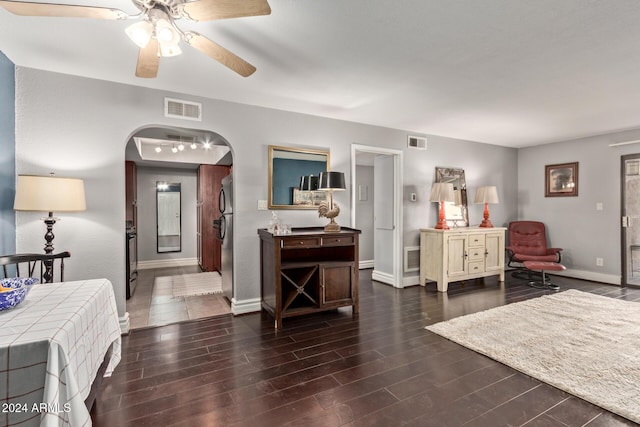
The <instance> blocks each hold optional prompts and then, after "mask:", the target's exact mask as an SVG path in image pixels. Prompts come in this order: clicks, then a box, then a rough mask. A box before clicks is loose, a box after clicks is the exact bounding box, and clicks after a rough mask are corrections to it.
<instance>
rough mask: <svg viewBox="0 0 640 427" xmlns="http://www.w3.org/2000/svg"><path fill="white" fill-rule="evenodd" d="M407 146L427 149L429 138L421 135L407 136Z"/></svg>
mask: <svg viewBox="0 0 640 427" xmlns="http://www.w3.org/2000/svg"><path fill="white" fill-rule="evenodd" d="M407 147H409V148H415V149H416V150H426V149H427V138H424V137H421V136H411V135H409V136H408V137H407Z"/></svg>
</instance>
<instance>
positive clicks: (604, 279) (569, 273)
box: [549, 268, 622, 286]
mask: <svg viewBox="0 0 640 427" xmlns="http://www.w3.org/2000/svg"><path fill="white" fill-rule="evenodd" d="M549 274H552V275H556V276H565V277H573V278H574V279H582V280H591V281H593V282H601V283H608V284H610V285H618V286H620V284H621V280H622V278H621V277H620V276H616V275H615V274H604V273H596V272H594V271H585V270H572V269H568V268H567V269H566V270H564V271H550V272H549Z"/></svg>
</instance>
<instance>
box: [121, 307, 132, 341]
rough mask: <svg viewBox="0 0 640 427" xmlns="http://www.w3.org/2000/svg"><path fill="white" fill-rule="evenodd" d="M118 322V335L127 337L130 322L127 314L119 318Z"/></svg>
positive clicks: (126, 312)
mask: <svg viewBox="0 0 640 427" xmlns="http://www.w3.org/2000/svg"><path fill="white" fill-rule="evenodd" d="M119 320H120V334H122V335H127V334H128V333H129V330H130V329H131V322H130V320H129V312H128V311H125V312H124V315H123V316H121V317H120V318H119Z"/></svg>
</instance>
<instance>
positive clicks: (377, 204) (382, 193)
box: [351, 144, 403, 288]
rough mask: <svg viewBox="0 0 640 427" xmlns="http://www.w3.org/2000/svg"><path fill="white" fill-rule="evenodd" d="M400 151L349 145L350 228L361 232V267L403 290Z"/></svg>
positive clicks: (380, 280)
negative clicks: (370, 269)
mask: <svg viewBox="0 0 640 427" xmlns="http://www.w3.org/2000/svg"><path fill="white" fill-rule="evenodd" d="M402 164H403V163H402V151H401V150H394V149H390V148H381V147H374V146H367V145H360V144H352V145H351V226H352V227H354V228H358V229H362V230H363V233H362V235H361V239H360V248H361V249H360V259H361V263H360V268H373V272H372V279H373V280H376V281H379V282H383V283H386V284H389V285H392V286H394V287H396V288H402V287H403V281H402V229H403V227H402V199H403V197H402V188H403V187H402V176H403V174H402Z"/></svg>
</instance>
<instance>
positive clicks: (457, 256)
mask: <svg viewBox="0 0 640 427" xmlns="http://www.w3.org/2000/svg"><path fill="white" fill-rule="evenodd" d="M447 246H448V247H449V250H448V252H449V253H448V257H447V275H448V276H449V277H455V276H463V275H466V274H467V253H466V251H467V236H449V237H448V245H447Z"/></svg>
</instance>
